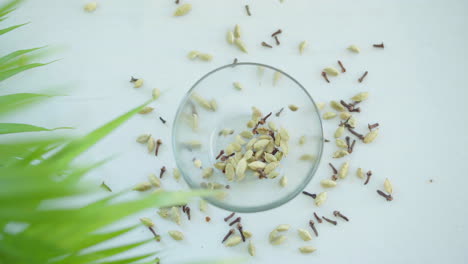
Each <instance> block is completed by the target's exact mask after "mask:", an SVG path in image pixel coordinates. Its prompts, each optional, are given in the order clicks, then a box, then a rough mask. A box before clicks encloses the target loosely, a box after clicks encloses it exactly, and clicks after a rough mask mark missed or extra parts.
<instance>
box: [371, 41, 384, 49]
mask: <svg viewBox="0 0 468 264" xmlns="http://www.w3.org/2000/svg"><path fill="white" fill-rule="evenodd" d="M372 46H373V47H374V48H381V49H383V48H385V46H384V43H383V42H382V43H380V44H374V45H372Z"/></svg>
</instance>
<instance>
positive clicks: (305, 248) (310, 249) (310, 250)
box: [299, 246, 317, 254]
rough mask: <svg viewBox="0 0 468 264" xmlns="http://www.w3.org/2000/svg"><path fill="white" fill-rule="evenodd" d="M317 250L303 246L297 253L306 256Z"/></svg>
mask: <svg viewBox="0 0 468 264" xmlns="http://www.w3.org/2000/svg"><path fill="white" fill-rule="evenodd" d="M316 250H317V249H316V248H314V247H311V246H304V247H300V248H299V251H300V252H301V253H303V254H308V253H312V252H314V251H316Z"/></svg>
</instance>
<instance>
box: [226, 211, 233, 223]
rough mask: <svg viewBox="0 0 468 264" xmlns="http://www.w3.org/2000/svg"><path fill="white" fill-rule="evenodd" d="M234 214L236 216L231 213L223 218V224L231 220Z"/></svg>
mask: <svg viewBox="0 0 468 264" xmlns="http://www.w3.org/2000/svg"><path fill="white" fill-rule="evenodd" d="M235 214H236V213H234V212H232V213H231V214H230V215H228V216H226V217H225V218H224V222H227V221H229V219H231V218H232V217H233V216H234V215H235Z"/></svg>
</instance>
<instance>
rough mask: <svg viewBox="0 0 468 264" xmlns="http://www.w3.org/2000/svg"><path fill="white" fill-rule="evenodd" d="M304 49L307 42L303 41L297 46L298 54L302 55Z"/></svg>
mask: <svg viewBox="0 0 468 264" xmlns="http://www.w3.org/2000/svg"><path fill="white" fill-rule="evenodd" d="M306 48H307V41H305V40H304V41H302V42H301V43H300V44H299V53H300V54H302V53H304V51H305V49H306Z"/></svg>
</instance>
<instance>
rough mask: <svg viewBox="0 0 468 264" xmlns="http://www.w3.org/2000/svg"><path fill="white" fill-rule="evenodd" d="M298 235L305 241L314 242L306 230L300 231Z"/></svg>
mask: <svg viewBox="0 0 468 264" xmlns="http://www.w3.org/2000/svg"><path fill="white" fill-rule="evenodd" d="M297 233H298V235H299V237H300V238H301V239H302V240H304V241H309V240H312V236H311V235H310V234H309V232H308V231H307V230H305V229H298V230H297Z"/></svg>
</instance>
